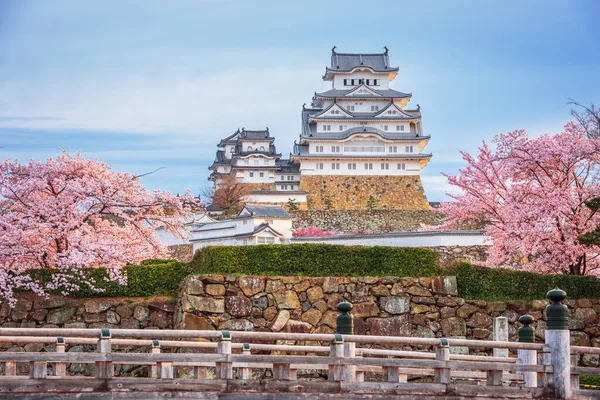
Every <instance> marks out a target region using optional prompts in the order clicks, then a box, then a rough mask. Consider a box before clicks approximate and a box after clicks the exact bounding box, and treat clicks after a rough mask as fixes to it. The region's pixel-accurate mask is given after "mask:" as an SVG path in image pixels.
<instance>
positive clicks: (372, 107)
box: [371, 106, 379, 111]
mask: <svg viewBox="0 0 600 400" xmlns="http://www.w3.org/2000/svg"><path fill="white" fill-rule="evenodd" d="M371 111H379V106H371Z"/></svg>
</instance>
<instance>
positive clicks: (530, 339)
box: [517, 314, 538, 388]
mask: <svg viewBox="0 0 600 400" xmlns="http://www.w3.org/2000/svg"><path fill="white" fill-rule="evenodd" d="M533 321H534V319H533V317H532V316H531V315H528V314H525V315H521V317H520V318H519V322H520V323H522V324H523V326H522V327H520V328H519V331H518V334H519V343H535V329H533V327H531V326H529V325H531V324H532V323H533ZM517 357H518V358H517V363H518V364H530V365H531V364H533V365H535V364H537V350H528V349H518V350H517ZM523 381H524V382H525V387H528V388H534V387H537V385H538V377H537V372H523Z"/></svg>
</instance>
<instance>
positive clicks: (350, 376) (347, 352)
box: [344, 342, 356, 382]
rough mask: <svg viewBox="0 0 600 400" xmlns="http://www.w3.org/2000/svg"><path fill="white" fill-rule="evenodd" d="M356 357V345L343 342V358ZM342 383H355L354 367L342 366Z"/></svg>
mask: <svg viewBox="0 0 600 400" xmlns="http://www.w3.org/2000/svg"><path fill="white" fill-rule="evenodd" d="M355 357H356V343H354V342H344V358H355ZM344 382H356V365H344Z"/></svg>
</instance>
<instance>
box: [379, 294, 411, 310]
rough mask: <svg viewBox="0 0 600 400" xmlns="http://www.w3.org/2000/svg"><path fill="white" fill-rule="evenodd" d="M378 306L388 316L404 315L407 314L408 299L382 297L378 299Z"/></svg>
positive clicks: (408, 307)
mask: <svg viewBox="0 0 600 400" xmlns="http://www.w3.org/2000/svg"><path fill="white" fill-rule="evenodd" d="M379 306H380V307H381V309H382V310H383V311H385V312H388V313H390V314H404V313H407V312H409V309H410V298H409V297H400V296H390V297H382V298H380V299H379Z"/></svg>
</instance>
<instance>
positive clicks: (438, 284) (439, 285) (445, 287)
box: [431, 276, 458, 296]
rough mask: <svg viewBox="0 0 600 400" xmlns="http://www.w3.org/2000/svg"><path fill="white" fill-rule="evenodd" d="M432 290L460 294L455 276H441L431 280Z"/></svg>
mask: <svg viewBox="0 0 600 400" xmlns="http://www.w3.org/2000/svg"><path fill="white" fill-rule="evenodd" d="M431 290H432V291H433V293H435V294H441V295H450V296H458V285H457V283H456V277H455V276H440V277H438V278H434V279H433V280H432V281H431Z"/></svg>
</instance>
